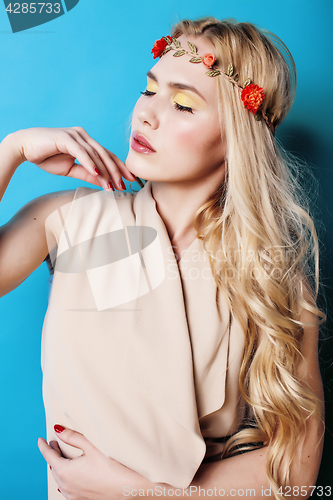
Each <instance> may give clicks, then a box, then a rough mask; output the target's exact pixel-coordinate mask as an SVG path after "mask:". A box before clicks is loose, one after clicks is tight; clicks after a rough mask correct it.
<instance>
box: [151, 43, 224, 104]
mask: <svg viewBox="0 0 333 500" xmlns="http://www.w3.org/2000/svg"><path fill="white" fill-rule="evenodd" d="M178 41H179V42H180V44H181V49H185V50H188V51H190V47H189V45H188V43H187V42H188V41H189V42H191V43H193V44H194V45H195V46H196V48H197V50H198V56H199V57H201V56H203V55H204V54H207V53H209V54H212V55H215V50H214V46H213V45H212V44H211V43H210V42H209V41H208V40H205V39H204V38H202V37H193V36H191V37H187V36H186V37H185V36H184V35H182V36H180V37H179V38H178ZM181 49H179V50H181ZM173 54H175V50H170V51H169V52H167V53H166V54H165V55H164V56H162V57H161V58H160V59H159V60H158V61H157V63H156V64H155V65H154V66H153V67H152V68H151V72H152V73H153V74H154V75H155V76H156V78H157V80H158V83H159V85H162V84H168V83H181V84H185V85H192V86H194V87H195V88H196V89H197V90H199V92H200V93H202V94H203V96H204V97H205V99H206V100H207V101H212V100H214V101H216V99H217V78H218V77H209V76H207V75H206V72H207V71H209V68H207V66H205V65H204V64H203V63H202V62H201V63H190V62H189V61H190V59H191V57H193V56H192V54H187V53H186V54H184V55H182V56H179V57H174V55H173Z"/></svg>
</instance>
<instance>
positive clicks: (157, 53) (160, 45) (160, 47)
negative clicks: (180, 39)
mask: <svg viewBox="0 0 333 500" xmlns="http://www.w3.org/2000/svg"><path fill="white" fill-rule="evenodd" d="M164 38H167V39H168V40H169V41H170V42H172V38H171V36H169V35H168V36H166V37H164ZM164 38H163V37H162V38H160V39H159V40H156V42H155V43H154V45H153V48H152V49H151V54H154V59H156V58H157V57H161V54H162V52H164V50H165V48H166V47H167V45H168V44H167V42H166V41H165V40H164Z"/></svg>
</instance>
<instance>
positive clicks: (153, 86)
mask: <svg viewBox="0 0 333 500" xmlns="http://www.w3.org/2000/svg"><path fill="white" fill-rule="evenodd" d="M147 90H148V91H149V92H157V91H158V84H157V82H155V81H154V80H150V79H149V80H148V83H147Z"/></svg>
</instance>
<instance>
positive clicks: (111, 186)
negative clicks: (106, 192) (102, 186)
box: [108, 181, 114, 191]
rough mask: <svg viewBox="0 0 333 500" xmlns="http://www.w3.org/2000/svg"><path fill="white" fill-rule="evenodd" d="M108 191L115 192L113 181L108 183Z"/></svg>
mask: <svg viewBox="0 0 333 500" xmlns="http://www.w3.org/2000/svg"><path fill="white" fill-rule="evenodd" d="M108 189H112V191H114V187H113V185H112V182H111V181H109V182H108Z"/></svg>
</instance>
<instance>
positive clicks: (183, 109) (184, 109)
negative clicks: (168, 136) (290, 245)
mask: <svg viewBox="0 0 333 500" xmlns="http://www.w3.org/2000/svg"><path fill="white" fill-rule="evenodd" d="M140 94H142V95H145V96H148V97H149V96H152V95H155V94H156V92H152V91H151V90H147V89H146V90H145V91H144V92H140ZM174 105H175V109H178V111H187V112H188V113H192V114H193V109H192V108H191V107H189V106H182V105H181V104H178V102H176V101H174Z"/></svg>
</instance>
